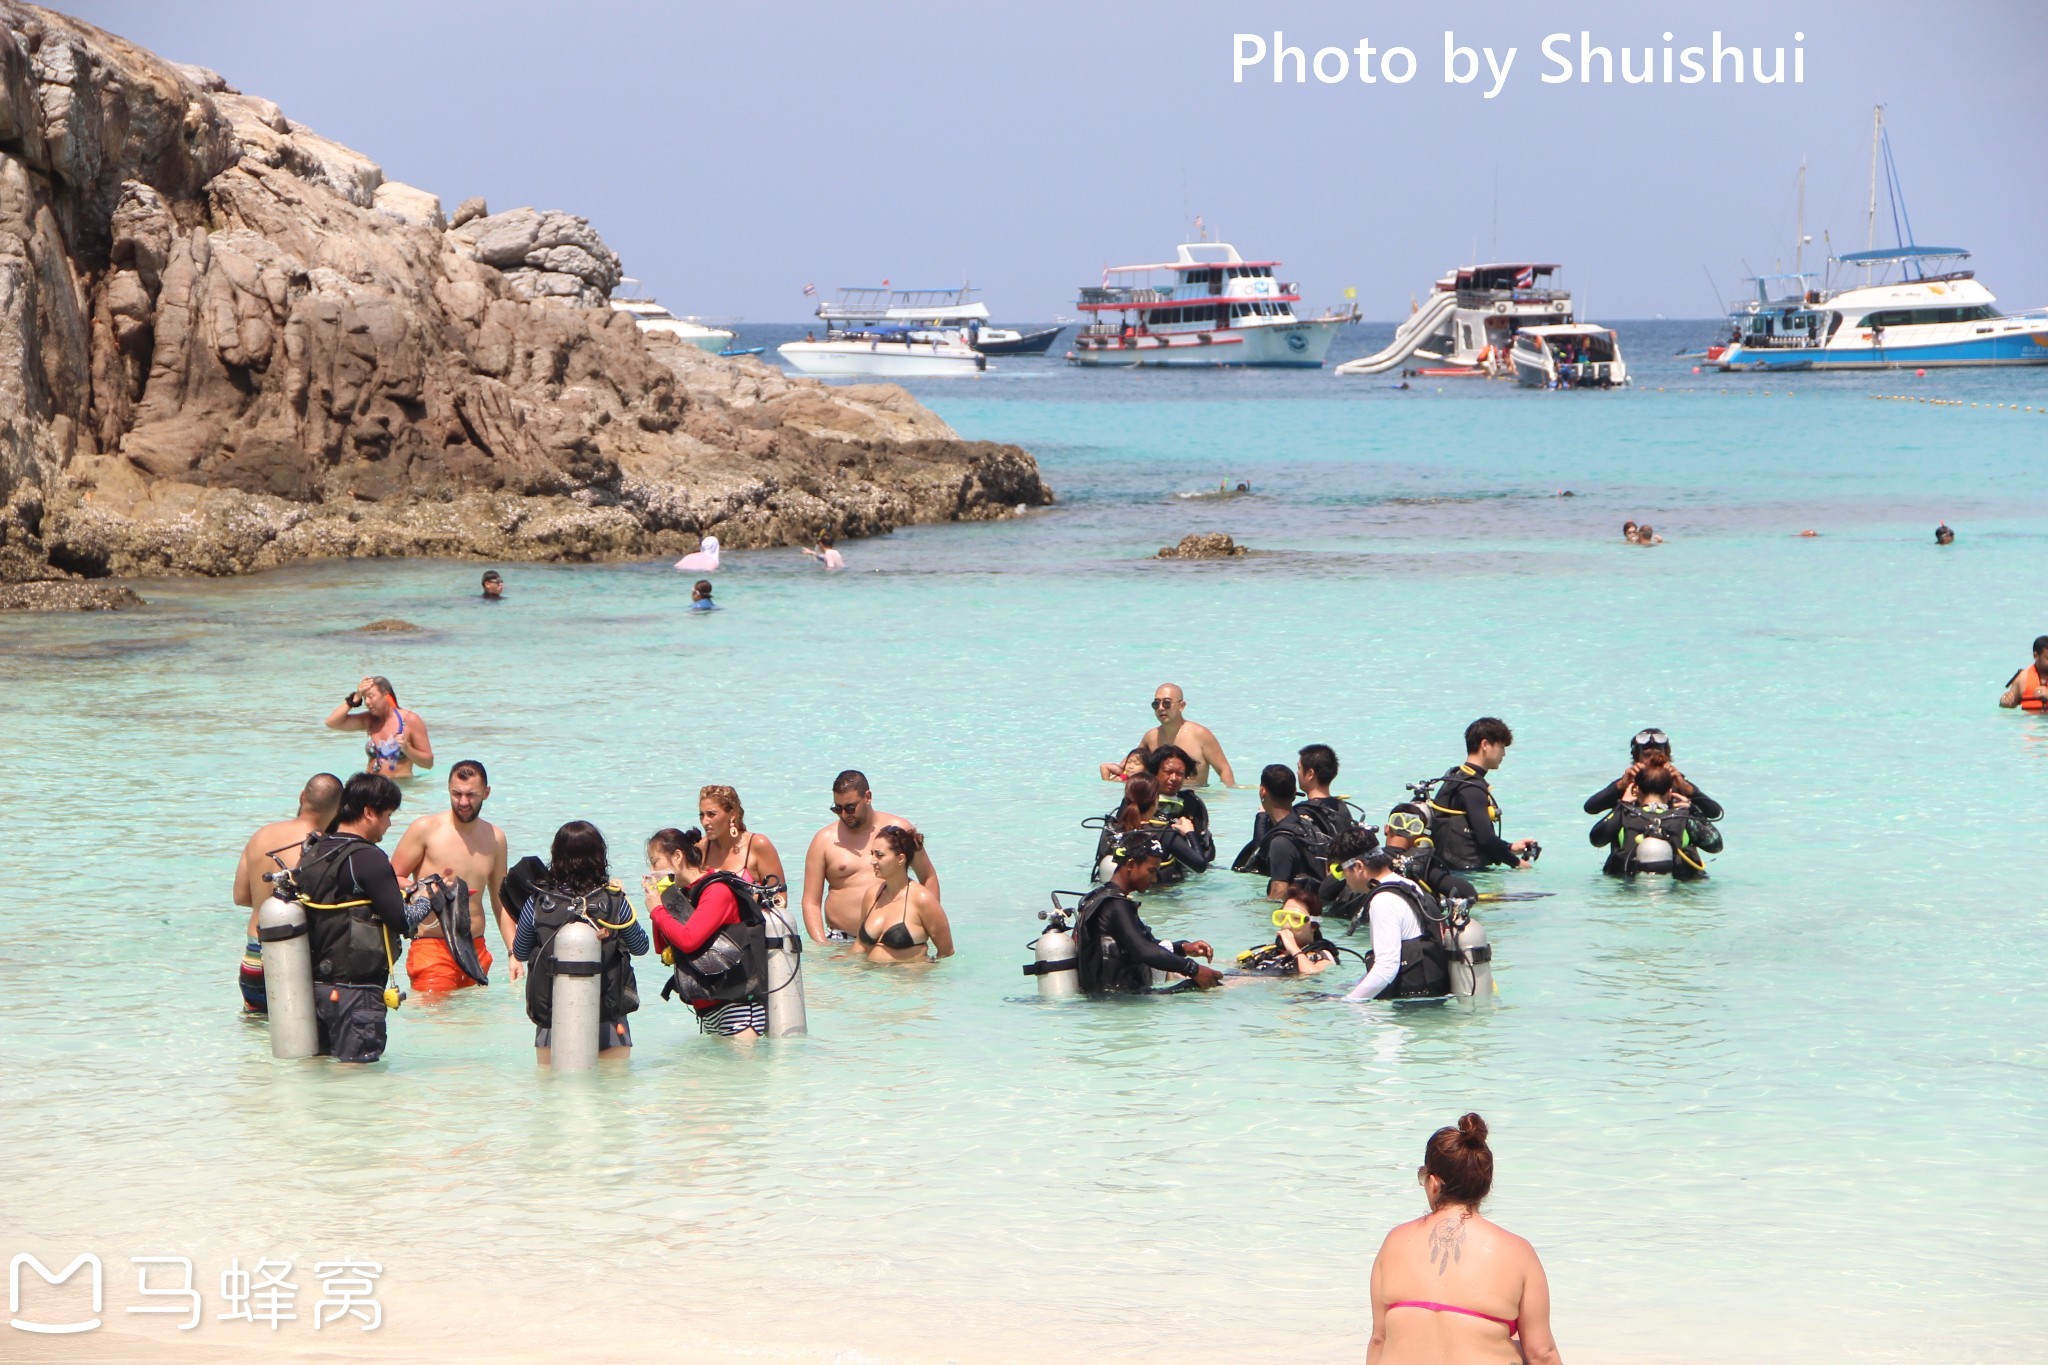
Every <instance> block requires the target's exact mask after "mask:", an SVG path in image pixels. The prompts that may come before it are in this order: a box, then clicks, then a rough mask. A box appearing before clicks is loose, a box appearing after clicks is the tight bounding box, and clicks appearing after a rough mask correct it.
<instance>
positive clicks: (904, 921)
mask: <svg viewBox="0 0 2048 1365" xmlns="http://www.w3.org/2000/svg"><path fill="white" fill-rule="evenodd" d="M923 847H924V836H923V835H922V834H919V833H918V832H917V831H915V830H909V829H905V828H903V826H901V825H884V826H882V827H881V828H880V829H878V830H876V831H875V837H874V840H873V842H871V843H870V844H869V845H868V861H869V862H871V863H873V864H874V868H875V889H874V890H873V891H872V892H870V893H869V896H868V901H867V904H866V905H865V906H863V907H862V909H861V917H860V946H861V947H862V948H864V949H866V950H867V955H868V961H870V962H925V961H930V960H933V959H935V958H941V957H951V956H952V955H953V926H952V924H951V922H949V921H948V920H947V919H946V911H945V908H944V907H943V906H941V905H940V904H939V896H938V893H937V892H936V891H934V890H932V888H931V887H929V886H927V885H925V884H924V883H923V882H917V881H912V880H911V877H910V865H911V864H912V863H913V862H915V861H916V860H917V853H918V850H919V849H921V848H923Z"/></svg>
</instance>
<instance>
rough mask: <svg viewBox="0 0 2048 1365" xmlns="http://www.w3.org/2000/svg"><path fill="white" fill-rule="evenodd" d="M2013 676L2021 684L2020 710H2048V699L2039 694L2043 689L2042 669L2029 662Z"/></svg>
mask: <svg viewBox="0 0 2048 1365" xmlns="http://www.w3.org/2000/svg"><path fill="white" fill-rule="evenodd" d="M2012 676H2013V681H2014V682H2015V683H2018V684H2019V689H2020V710H2022V711H2048V701H2043V700H2042V699H2041V697H2040V695H2039V693H2040V691H2041V670H2040V669H2038V668H2036V667H2035V666H2034V665H2033V664H2028V665H2027V666H2026V667H2025V668H2023V669H2021V670H2020V671H2019V672H2017V673H2015V674H2013V675H2012Z"/></svg>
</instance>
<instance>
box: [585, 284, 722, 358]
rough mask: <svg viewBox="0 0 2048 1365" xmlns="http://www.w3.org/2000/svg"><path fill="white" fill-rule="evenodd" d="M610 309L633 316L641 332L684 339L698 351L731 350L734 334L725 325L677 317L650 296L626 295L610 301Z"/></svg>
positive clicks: (717, 351)
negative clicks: (708, 323)
mask: <svg viewBox="0 0 2048 1365" xmlns="http://www.w3.org/2000/svg"><path fill="white" fill-rule="evenodd" d="M619 283H620V284H630V285H635V286H637V285H638V284H639V283H640V281H638V280H633V279H622V280H620V281H619ZM611 305H612V310H613V311H614V312H619V313H624V314H626V315H627V316H629V317H631V318H632V319H633V324H634V325H635V326H637V327H638V328H639V329H640V330H641V331H643V332H664V333H666V334H668V335H669V336H672V337H674V338H676V339H677V340H678V341H682V342H686V343H688V344H689V345H692V346H695V347H696V348H697V349H699V350H701V351H710V352H712V353H713V354H718V353H720V352H723V351H726V350H729V349H731V347H732V343H733V341H734V340H735V339H736V338H737V337H738V335H739V334H738V333H737V332H734V331H732V330H731V329H730V328H726V327H710V326H706V325H705V324H704V323H702V322H700V321H698V320H697V319H696V318H694V317H684V318H679V317H677V316H676V315H675V314H674V313H671V312H669V311H668V309H666V308H664V307H662V306H661V305H660V304H658V303H656V302H655V301H654V300H653V299H643V298H638V297H635V296H633V295H628V296H627V297H625V298H621V299H613V300H611Z"/></svg>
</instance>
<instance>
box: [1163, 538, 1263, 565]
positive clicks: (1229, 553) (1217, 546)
mask: <svg viewBox="0 0 2048 1365" xmlns="http://www.w3.org/2000/svg"><path fill="white" fill-rule="evenodd" d="M1245 553H1247V551H1246V550H1245V547H1244V546H1242V545H1239V544H1238V543H1237V542H1236V541H1234V540H1232V539H1231V538H1230V537H1229V536H1226V535H1223V534H1221V533H1216V532H1211V533H1207V534H1199V535H1185V536H1182V537H1181V538H1180V544H1178V545H1169V546H1167V547H1166V548H1165V549H1163V550H1161V551H1160V552H1159V556H1158V557H1159V558H1161V559H1235V558H1237V557H1238V556H1239V555H1242V554H1245Z"/></svg>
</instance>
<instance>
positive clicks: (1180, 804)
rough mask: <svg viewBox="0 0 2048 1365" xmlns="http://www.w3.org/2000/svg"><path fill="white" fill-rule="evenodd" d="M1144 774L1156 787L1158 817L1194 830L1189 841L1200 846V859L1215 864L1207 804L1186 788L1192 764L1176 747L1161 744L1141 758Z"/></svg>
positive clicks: (1214, 843)
mask: <svg viewBox="0 0 2048 1365" xmlns="http://www.w3.org/2000/svg"><path fill="white" fill-rule="evenodd" d="M1144 771H1145V773H1146V775H1147V776H1149V777H1150V778H1151V779H1152V780H1153V781H1154V782H1157V783H1158V784H1159V813H1160V815H1161V816H1163V817H1164V818H1165V819H1166V820H1167V821H1168V822H1169V823H1171V822H1173V821H1175V820H1180V819H1183V818H1184V819H1186V820H1187V821H1188V823H1189V824H1190V825H1191V826H1193V828H1192V829H1191V830H1190V831H1189V837H1190V838H1192V839H1193V840H1194V841H1195V843H1196V844H1197V845H1199V846H1200V848H1201V850H1202V853H1203V856H1205V857H1206V858H1207V859H1208V860H1209V861H1210V862H1212V863H1213V862H1215V861H1216V836H1215V835H1214V834H1213V833H1211V832H1210V829H1209V804H1208V802H1206V801H1204V800H1202V797H1201V794H1200V793H1199V792H1197V791H1196V790H1195V789H1194V788H1192V787H1190V786H1188V785H1187V782H1188V778H1189V777H1191V776H1192V775H1193V774H1194V771H1195V760H1194V758H1193V756H1191V755H1190V754H1189V753H1188V752H1187V751H1186V750H1185V749H1183V748H1181V747H1180V746H1179V745H1178V744H1162V745H1160V746H1159V747H1158V748H1156V749H1154V750H1152V751H1151V752H1150V753H1148V754H1146V755H1145V757H1144Z"/></svg>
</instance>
